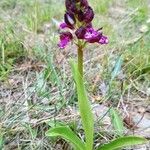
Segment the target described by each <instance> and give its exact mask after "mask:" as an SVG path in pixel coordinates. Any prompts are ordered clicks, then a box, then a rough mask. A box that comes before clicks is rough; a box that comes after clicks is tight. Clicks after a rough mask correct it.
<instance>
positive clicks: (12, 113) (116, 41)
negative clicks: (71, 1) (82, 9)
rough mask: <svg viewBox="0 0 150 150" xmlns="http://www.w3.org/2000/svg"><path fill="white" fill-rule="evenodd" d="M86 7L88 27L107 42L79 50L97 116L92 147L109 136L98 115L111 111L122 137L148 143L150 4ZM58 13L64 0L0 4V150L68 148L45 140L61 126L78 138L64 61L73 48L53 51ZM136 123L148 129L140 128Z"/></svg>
mask: <svg viewBox="0 0 150 150" xmlns="http://www.w3.org/2000/svg"><path fill="white" fill-rule="evenodd" d="M90 3H91V5H92V7H93V8H94V11H95V14H96V15H95V20H94V26H95V27H97V28H100V27H104V28H103V31H104V33H105V34H106V35H108V37H109V41H110V42H109V44H108V45H107V46H99V45H95V46H93V45H89V46H88V48H87V49H86V50H85V58H84V59H85V60H84V62H85V63H84V66H85V70H86V71H85V77H86V83H85V85H86V88H87V91H88V93H89V99H90V101H91V104H92V108H93V110H94V112H96V117H97V118H98V119H96V121H95V122H96V125H97V127H96V129H95V130H96V131H97V132H96V135H95V137H96V139H95V141H96V142H95V145H97V144H100V143H103V142H106V141H108V140H110V139H113V138H114V137H115V136H116V135H115V133H116V132H115V130H112V127H111V124H110V123H109V117H108V116H109V115H108V113H104V112H105V111H106V112H108V111H107V108H110V107H111V106H114V107H116V109H118V111H119V113H120V114H121V116H122V119H124V124H125V127H126V129H125V131H124V134H128V133H130V134H133V133H136V134H137V135H141V134H142V136H145V137H146V138H150V137H148V136H149V135H150V131H149V128H150V122H148V121H149V118H150V114H149V113H150V107H149V104H150V100H149V96H150V80H149V79H150V42H149V41H150V1H149V0H124V1H123V0H117V1H115V0H109V1H106V0H90ZM64 10H65V7H64V1H63V0H57V1H56V0H25V1H24V0H1V1H0V149H2V148H3V149H4V150H10V149H11V150H12V149H18V150H19V149H23V150H26V149H27V150H28V149H35V150H38V149H39V150H44V149H59V148H60V149H64V150H65V149H69V146H68V144H66V142H65V141H64V140H62V139H60V138H56V139H55V138H53V139H51V138H47V137H46V136H45V132H46V131H47V130H48V128H49V127H53V126H56V125H57V124H58V123H60V122H63V123H64V122H65V124H68V125H69V126H70V127H71V128H72V129H73V130H74V131H75V132H76V133H78V135H79V136H80V137H83V132H82V128H81V123H80V121H78V120H79V115H78V110H77V107H76V104H77V95H76V93H75V85H74V82H73V80H72V75H71V71H70V70H71V69H70V66H69V63H68V60H69V58H74V57H76V47H75V46H70V47H67V48H66V49H65V50H60V49H59V48H58V47H57V43H58V40H59V34H58V32H59V31H58V24H59V23H60V22H61V21H62V20H63V14H64ZM100 110H103V111H102V112H101V111H100ZM110 116H111V115H110ZM137 116H138V117H137ZM145 116H146V118H145ZM110 118H111V117H110ZM135 118H137V119H135ZM143 118H144V119H147V120H146V122H147V124H146V123H145V122H144V123H143V124H144V125H143V124H142V125H141V126H140V127H139V126H138V124H139V123H140V122H142V120H143ZM134 119H135V120H134ZM137 120H138V121H137ZM145 124H146V125H147V126H146V127H145ZM143 126H144V127H143ZM145 148H146V146H145ZM134 149H136V148H134Z"/></svg>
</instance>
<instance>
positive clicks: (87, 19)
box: [83, 6, 94, 23]
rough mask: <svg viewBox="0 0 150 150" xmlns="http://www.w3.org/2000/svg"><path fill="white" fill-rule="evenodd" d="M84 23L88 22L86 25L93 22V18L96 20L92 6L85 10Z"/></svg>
mask: <svg viewBox="0 0 150 150" xmlns="http://www.w3.org/2000/svg"><path fill="white" fill-rule="evenodd" d="M83 15H84V21H85V22H86V23H90V22H91V21H92V20H93V18H94V12H93V9H92V8H91V7H90V6H88V7H87V8H86V9H85V10H84V14H83Z"/></svg>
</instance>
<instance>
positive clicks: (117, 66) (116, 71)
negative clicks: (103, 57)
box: [111, 56, 123, 81]
mask: <svg viewBox="0 0 150 150" xmlns="http://www.w3.org/2000/svg"><path fill="white" fill-rule="evenodd" d="M122 63H123V59H122V56H119V58H118V59H117V61H116V64H115V66H114V69H113V71H112V73H111V81H112V80H114V78H115V77H116V76H117V75H118V74H119V72H120V70H121V65H122Z"/></svg>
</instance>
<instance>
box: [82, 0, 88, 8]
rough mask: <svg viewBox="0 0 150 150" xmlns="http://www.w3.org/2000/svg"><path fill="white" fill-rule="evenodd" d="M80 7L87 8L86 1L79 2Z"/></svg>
mask: <svg viewBox="0 0 150 150" xmlns="http://www.w3.org/2000/svg"><path fill="white" fill-rule="evenodd" d="M80 5H81V7H88V6H89V4H88V1H87V0H80Z"/></svg>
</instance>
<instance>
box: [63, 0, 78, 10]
mask: <svg viewBox="0 0 150 150" xmlns="http://www.w3.org/2000/svg"><path fill="white" fill-rule="evenodd" d="M65 5H66V10H67V11H68V12H71V13H76V12H77V7H76V1H75V0H66V1H65Z"/></svg>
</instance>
